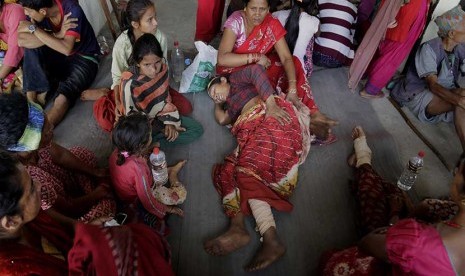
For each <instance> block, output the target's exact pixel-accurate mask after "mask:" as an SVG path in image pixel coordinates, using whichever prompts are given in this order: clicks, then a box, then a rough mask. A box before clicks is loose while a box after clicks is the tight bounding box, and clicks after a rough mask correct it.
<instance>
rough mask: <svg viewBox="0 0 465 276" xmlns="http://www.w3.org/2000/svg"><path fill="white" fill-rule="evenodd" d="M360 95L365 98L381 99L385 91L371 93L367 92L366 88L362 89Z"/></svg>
mask: <svg viewBox="0 0 465 276" xmlns="http://www.w3.org/2000/svg"><path fill="white" fill-rule="evenodd" d="M360 97H362V98H365V99H381V98H383V97H384V93H383V91H379V92H378V93H376V94H370V93H368V92H366V91H365V90H362V91H360Z"/></svg>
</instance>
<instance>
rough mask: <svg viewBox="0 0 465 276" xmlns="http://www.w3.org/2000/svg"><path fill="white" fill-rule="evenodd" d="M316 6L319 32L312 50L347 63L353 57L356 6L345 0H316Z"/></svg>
mask: <svg viewBox="0 0 465 276" xmlns="http://www.w3.org/2000/svg"><path fill="white" fill-rule="evenodd" d="M318 7H319V13H318V17H319V18H320V23H321V25H320V31H321V32H320V36H319V37H317V38H316V39H315V48H314V51H315V52H320V53H322V54H324V55H328V56H331V57H333V58H335V59H337V60H339V61H340V62H341V63H343V64H346V65H349V64H350V63H351V62H352V60H353V59H354V45H353V41H354V33H355V29H354V26H355V25H354V24H355V22H356V19H357V7H356V6H354V5H353V4H352V3H350V2H349V1H347V0H318Z"/></svg>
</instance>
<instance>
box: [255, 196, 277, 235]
mask: <svg viewBox="0 0 465 276" xmlns="http://www.w3.org/2000/svg"><path fill="white" fill-rule="evenodd" d="M248 202H249V205H250V209H251V210H252V215H253V217H254V218H255V221H256V222H257V227H258V231H259V232H260V235H262V236H263V234H264V233H265V232H266V230H268V229H269V228H270V227H274V228H276V223H275V221H274V218H273V213H271V207H270V205H269V204H268V203H267V202H265V201H262V200H258V199H249V200H248Z"/></svg>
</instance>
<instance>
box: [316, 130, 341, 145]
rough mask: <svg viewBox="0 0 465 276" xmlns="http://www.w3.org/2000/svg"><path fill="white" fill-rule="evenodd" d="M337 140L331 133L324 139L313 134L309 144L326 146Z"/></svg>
mask: <svg viewBox="0 0 465 276" xmlns="http://www.w3.org/2000/svg"><path fill="white" fill-rule="evenodd" d="M336 141H337V137H336V135H334V134H333V133H330V134H328V137H327V138H326V139H321V138H318V137H316V136H315V138H314V139H312V142H311V144H312V145H314V146H327V145H331V144H332V143H335V142H336Z"/></svg>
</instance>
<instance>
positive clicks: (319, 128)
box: [310, 111, 339, 140]
mask: <svg viewBox="0 0 465 276" xmlns="http://www.w3.org/2000/svg"><path fill="white" fill-rule="evenodd" d="M338 124H339V122H338V121H336V120H333V119H331V118H329V117H326V115H324V114H323V113H321V112H319V111H317V112H315V113H313V114H312V115H311V119H310V132H311V133H312V134H315V135H316V136H317V137H318V138H321V139H323V140H325V139H326V138H327V137H328V135H329V134H330V133H331V128H332V127H334V126H336V125H338Z"/></svg>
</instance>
